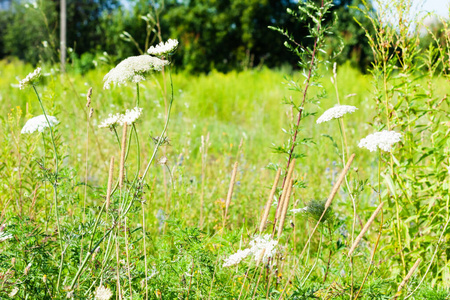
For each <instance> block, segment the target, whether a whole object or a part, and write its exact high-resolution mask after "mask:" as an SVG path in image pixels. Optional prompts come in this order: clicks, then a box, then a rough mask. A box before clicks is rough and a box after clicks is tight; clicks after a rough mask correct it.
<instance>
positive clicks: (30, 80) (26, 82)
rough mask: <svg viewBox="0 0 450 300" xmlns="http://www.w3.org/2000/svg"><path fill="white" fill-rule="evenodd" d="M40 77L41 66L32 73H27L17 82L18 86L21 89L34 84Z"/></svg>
mask: <svg viewBox="0 0 450 300" xmlns="http://www.w3.org/2000/svg"><path fill="white" fill-rule="evenodd" d="M40 77H41V68H37V69H36V70H34V71H33V72H32V73H30V74H28V75H27V77H25V79H23V80H21V81H20V82H19V88H20V89H21V90H23V89H24V88H26V87H27V86H30V85H35V84H36V83H38V81H39V78H40Z"/></svg>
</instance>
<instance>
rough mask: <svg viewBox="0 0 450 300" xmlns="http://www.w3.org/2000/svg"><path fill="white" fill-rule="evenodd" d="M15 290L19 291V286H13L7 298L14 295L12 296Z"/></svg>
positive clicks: (15, 292)
mask: <svg viewBox="0 0 450 300" xmlns="http://www.w3.org/2000/svg"><path fill="white" fill-rule="evenodd" d="M17 292H19V288H18V287H17V286H16V287H14V288H13V289H12V290H11V292H10V293H9V294H8V296H9V298H12V297H14V296H15V295H16V294H17Z"/></svg>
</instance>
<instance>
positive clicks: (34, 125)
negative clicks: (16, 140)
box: [21, 115, 59, 133]
mask: <svg viewBox="0 0 450 300" xmlns="http://www.w3.org/2000/svg"><path fill="white" fill-rule="evenodd" d="M47 118H48V122H50V126H55V125H57V124H58V123H59V122H58V120H57V119H56V117H53V116H47ZM48 122H47V120H46V119H45V116H44V115H40V116H37V117H34V118H31V119H29V120H28V121H27V122H26V123H25V126H23V128H22V131H21V133H33V132H35V131H39V132H43V131H44V129H45V128H47V127H49V126H48Z"/></svg>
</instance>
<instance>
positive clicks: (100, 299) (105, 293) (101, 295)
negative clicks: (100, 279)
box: [94, 285, 112, 300]
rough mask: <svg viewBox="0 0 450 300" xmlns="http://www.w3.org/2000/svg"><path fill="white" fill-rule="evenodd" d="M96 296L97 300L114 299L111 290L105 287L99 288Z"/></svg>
mask: <svg viewBox="0 0 450 300" xmlns="http://www.w3.org/2000/svg"><path fill="white" fill-rule="evenodd" d="M94 294H95V299H96V300H109V299H110V298H111V297H112V293H111V290H110V289H108V288H106V287H104V286H103V285H100V286H99V287H97V289H96V290H95V293H94Z"/></svg>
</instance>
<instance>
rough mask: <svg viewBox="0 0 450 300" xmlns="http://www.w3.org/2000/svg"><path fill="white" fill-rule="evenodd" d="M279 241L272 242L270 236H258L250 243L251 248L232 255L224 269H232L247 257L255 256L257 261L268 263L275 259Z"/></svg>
mask: <svg viewBox="0 0 450 300" xmlns="http://www.w3.org/2000/svg"><path fill="white" fill-rule="evenodd" d="M277 244H278V241H276V240H272V238H271V236H270V234H266V235H263V236H256V237H255V238H254V239H253V240H252V241H251V242H250V244H249V245H250V248H247V249H244V250H238V252H236V253H235V254H232V255H230V257H228V259H226V260H225V262H224V264H223V267H230V266H234V265H237V264H238V263H240V262H241V261H242V260H243V259H245V258H246V257H247V256H250V255H253V258H254V259H255V261H259V260H260V259H262V261H263V262H267V260H268V259H269V258H270V257H273V256H274V255H275V253H276V249H275V247H276V245H277Z"/></svg>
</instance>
